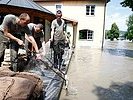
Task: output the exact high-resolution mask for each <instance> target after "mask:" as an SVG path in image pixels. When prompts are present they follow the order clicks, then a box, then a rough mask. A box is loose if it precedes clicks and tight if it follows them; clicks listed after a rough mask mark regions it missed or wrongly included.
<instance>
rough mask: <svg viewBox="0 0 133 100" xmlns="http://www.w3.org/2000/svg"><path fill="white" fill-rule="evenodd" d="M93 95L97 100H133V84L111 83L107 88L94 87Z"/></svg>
mask: <svg viewBox="0 0 133 100" xmlns="http://www.w3.org/2000/svg"><path fill="white" fill-rule="evenodd" d="M93 93H94V94H96V95H97V96H98V98H99V99H98V100H133V82H126V83H114V82H113V83H112V84H111V85H110V86H109V88H103V87H100V86H96V88H95V90H93Z"/></svg>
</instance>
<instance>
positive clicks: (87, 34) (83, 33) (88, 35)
mask: <svg viewBox="0 0 133 100" xmlns="http://www.w3.org/2000/svg"><path fill="white" fill-rule="evenodd" d="M93 33H94V32H93V31H92V30H88V29H84V30H80V31H79V39H86V40H93Z"/></svg>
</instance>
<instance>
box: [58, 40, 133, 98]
mask: <svg viewBox="0 0 133 100" xmlns="http://www.w3.org/2000/svg"><path fill="white" fill-rule="evenodd" d="M68 77H69V86H68V91H67V92H66V91H65V89H64V88H63V89H62V93H61V96H60V100H133V43H132V42H129V41H126V40H123V41H109V40H106V41H105V43H104V48H103V50H101V49H91V48H89V47H80V48H76V49H75V52H74V55H73V57H72V59H71V63H70V66H69V70H68Z"/></svg>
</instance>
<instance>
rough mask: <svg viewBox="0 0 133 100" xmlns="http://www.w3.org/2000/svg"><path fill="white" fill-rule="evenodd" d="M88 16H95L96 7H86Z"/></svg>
mask: <svg viewBox="0 0 133 100" xmlns="http://www.w3.org/2000/svg"><path fill="white" fill-rule="evenodd" d="M86 15H95V5H86Z"/></svg>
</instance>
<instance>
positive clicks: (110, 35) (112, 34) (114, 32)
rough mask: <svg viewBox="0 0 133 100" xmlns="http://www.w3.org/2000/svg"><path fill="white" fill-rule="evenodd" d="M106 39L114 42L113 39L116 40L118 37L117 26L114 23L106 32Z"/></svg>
mask: <svg viewBox="0 0 133 100" xmlns="http://www.w3.org/2000/svg"><path fill="white" fill-rule="evenodd" d="M107 37H108V39H110V40H111V41H113V40H114V38H116V39H118V37H119V28H118V26H117V25H116V23H113V24H112V26H111V30H109V31H108V32H107Z"/></svg>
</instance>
